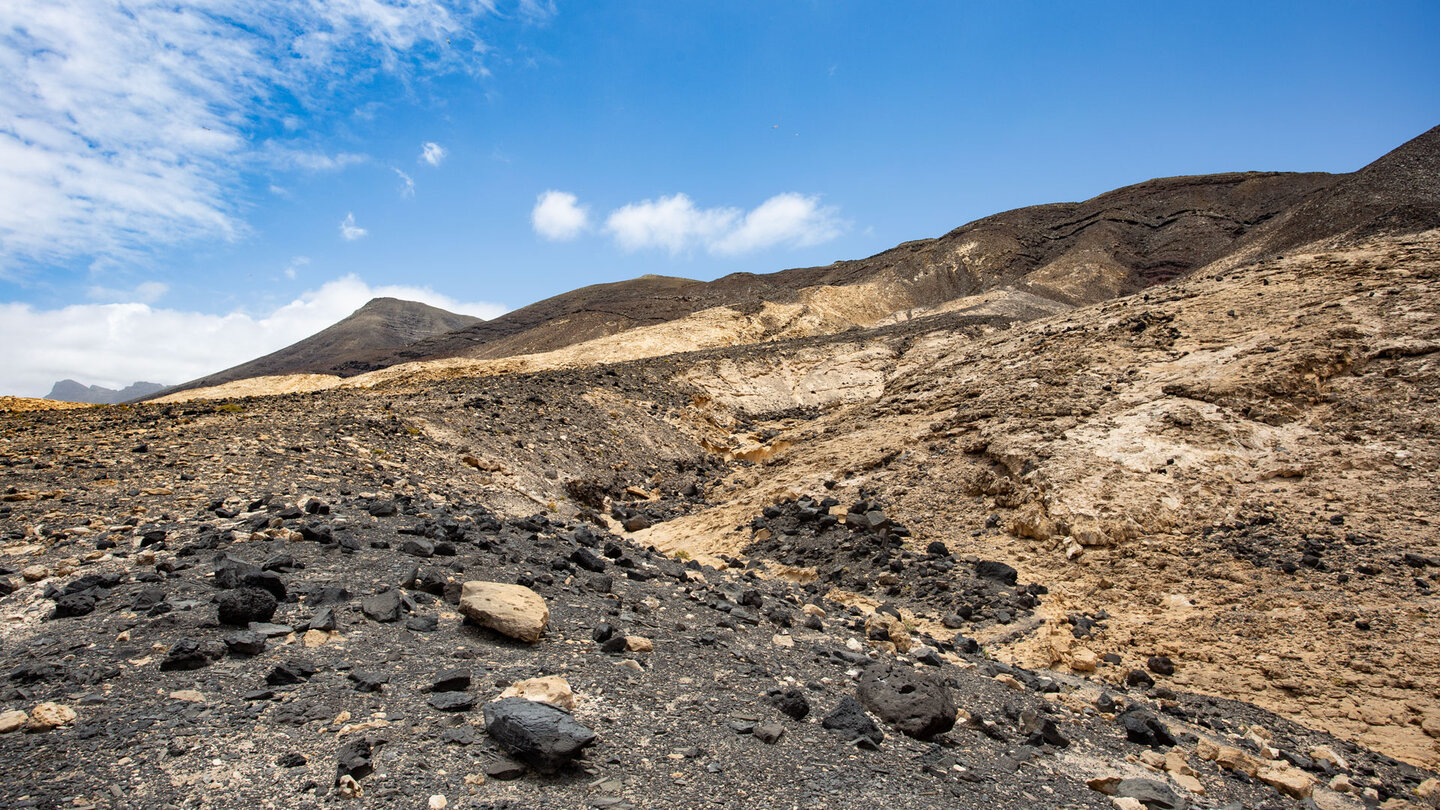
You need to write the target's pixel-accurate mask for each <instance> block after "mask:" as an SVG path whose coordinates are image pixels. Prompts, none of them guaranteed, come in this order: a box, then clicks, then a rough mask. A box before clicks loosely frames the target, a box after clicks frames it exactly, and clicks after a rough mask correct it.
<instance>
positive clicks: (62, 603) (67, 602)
mask: <svg viewBox="0 0 1440 810" xmlns="http://www.w3.org/2000/svg"><path fill="white" fill-rule="evenodd" d="M95 603H96V599H95V595H94V594H91V593H72V594H69V595H68V596H62V597H60V598H59V599H56V600H55V612H54V613H52V614H50V618H52V619H65V618H69V617H72V616H84V615H86V614H89V613H94V612H95Z"/></svg>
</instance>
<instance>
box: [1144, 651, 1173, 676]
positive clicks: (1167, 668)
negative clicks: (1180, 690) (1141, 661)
mask: <svg viewBox="0 0 1440 810" xmlns="http://www.w3.org/2000/svg"><path fill="white" fill-rule="evenodd" d="M1145 665H1146V666H1147V667H1149V668H1150V671H1151V672H1153V673H1155V674H1156V675H1174V674H1175V663H1174V662H1173V661H1171V660H1170V659H1169V658H1167V657H1166V656H1163V655H1152V656H1150V660H1149V661H1146V662H1145Z"/></svg>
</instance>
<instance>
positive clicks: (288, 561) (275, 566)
mask: <svg viewBox="0 0 1440 810" xmlns="http://www.w3.org/2000/svg"><path fill="white" fill-rule="evenodd" d="M303 567H304V566H301V565H297V564H296V562H295V558H294V557H291V556H290V555H289V554H278V555H276V556H274V557H271V558H270V559H268V560H266V561H265V562H263V563H261V564H260V570H261V571H276V572H279V573H281V574H289V573H291V572H292V571H294V570H295V569H297V568H303Z"/></svg>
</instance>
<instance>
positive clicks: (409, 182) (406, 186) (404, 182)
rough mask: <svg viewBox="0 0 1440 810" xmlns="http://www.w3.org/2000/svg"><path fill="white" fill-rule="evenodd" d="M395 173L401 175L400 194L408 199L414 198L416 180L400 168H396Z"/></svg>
mask: <svg viewBox="0 0 1440 810" xmlns="http://www.w3.org/2000/svg"><path fill="white" fill-rule="evenodd" d="M395 174H396V175H398V176H399V177H400V196H401V197H404V198H405V199H407V200H409V199H414V197H415V181H414V180H413V179H411V177H410V175H408V174H406V173H405V172H402V171H400V170H399V169H396V170H395Z"/></svg>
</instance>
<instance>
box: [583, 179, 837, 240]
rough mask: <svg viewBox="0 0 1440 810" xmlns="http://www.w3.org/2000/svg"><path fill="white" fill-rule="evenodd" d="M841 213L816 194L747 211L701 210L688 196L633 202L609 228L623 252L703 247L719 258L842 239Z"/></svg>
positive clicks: (779, 198) (785, 197)
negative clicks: (836, 238)
mask: <svg viewBox="0 0 1440 810" xmlns="http://www.w3.org/2000/svg"><path fill="white" fill-rule="evenodd" d="M844 229H845V223H844V222H843V221H842V220H841V219H840V217H839V209H837V208H835V207H833V206H824V205H821V204H820V198H819V197H818V196H814V195H804V194H796V193H794V192H790V193H786V194H777V195H775V196H774V197H771V198H770V199H768V200H766V201H765V202H763V203H761V204H760V205H758V206H756V207H755V208H753V209H751V210H750V211H748V212H745V211H741V210H740V209H738V208H699V207H696V205H695V203H694V202H693V201H692V200H691V199H690V198H689V197H688V196H686V195H684V194H674V195H671V196H669V197H661V198H660V199H658V200H644V201H642V202H638V203H631V204H629V205H626V206H624V207H622V208H618V209H616V210H614V211H612V212H611V213H610V216H609V217H608V218H607V219H606V220H605V230H606V231H608V232H609V233H610V235H611V236H612V237H614V239H615V242H616V244H618V245H619V246H620V247H622V248H624V249H625V250H643V249H647V248H663V249H666V250H668V251H670V253H672V254H678V253H684V252H687V251H690V250H694V249H696V248H703V249H705V250H707V251H709V252H710V253H713V254H717V255H735V254H740V253H751V252H754V251H757V250H764V249H766V248H771V247H776V246H781V245H784V246H793V247H805V246H808V245H817V244H820V243H822V242H828V241H829V240H831V239H834V238H835V237H837V236H839V235H840V234H841V233H842V232H843V231H844Z"/></svg>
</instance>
